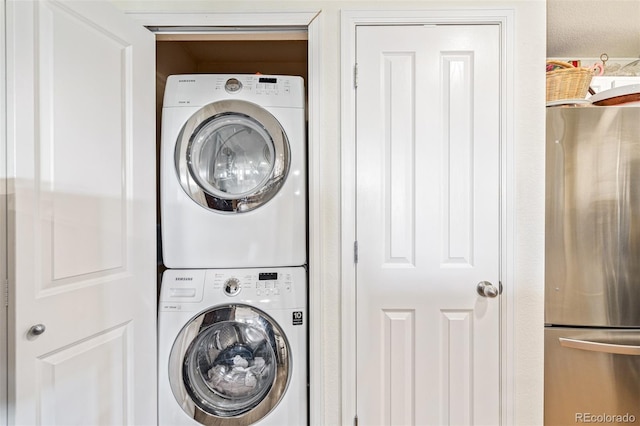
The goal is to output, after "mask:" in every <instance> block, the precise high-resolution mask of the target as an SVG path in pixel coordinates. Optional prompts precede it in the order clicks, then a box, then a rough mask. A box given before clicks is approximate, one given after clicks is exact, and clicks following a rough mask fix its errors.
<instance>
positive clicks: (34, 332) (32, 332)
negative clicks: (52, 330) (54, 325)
mask: <svg viewBox="0 0 640 426" xmlns="http://www.w3.org/2000/svg"><path fill="white" fill-rule="evenodd" d="M46 329H47V327H45V326H44V324H36V325H34V326H32V327H31V328H30V329H29V332H28V333H27V334H28V336H29V337H38V336H39V335H41V334H42V333H44V331H45V330H46Z"/></svg>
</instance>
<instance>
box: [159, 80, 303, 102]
mask: <svg viewBox="0 0 640 426" xmlns="http://www.w3.org/2000/svg"><path fill="white" fill-rule="evenodd" d="M227 99H239V100H244V101H248V102H254V103H256V104H258V105H261V106H263V107H286V108H301V109H304V107H305V88H304V80H303V79H302V77H298V76H289V75H260V74H189V75H170V76H169V77H167V85H166V88H165V93H164V100H163V105H162V106H163V108H170V107H202V106H205V105H208V104H210V103H213V102H217V101H223V100H227Z"/></svg>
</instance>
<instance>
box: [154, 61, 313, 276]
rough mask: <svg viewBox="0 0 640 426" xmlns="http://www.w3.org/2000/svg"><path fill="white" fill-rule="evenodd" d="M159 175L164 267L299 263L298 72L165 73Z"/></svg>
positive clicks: (302, 173) (301, 109)
mask: <svg viewBox="0 0 640 426" xmlns="http://www.w3.org/2000/svg"><path fill="white" fill-rule="evenodd" d="M160 173H161V181H160V200H161V202H160V204H161V211H160V215H161V229H162V253H163V262H164V264H165V266H167V267H168V268H244V267H261V266H269V267H273V266H300V265H304V264H305V263H306V247H307V230H306V228H307V226H306V224H307V219H306V218H307V212H306V205H307V203H306V125H305V96H304V82H303V80H302V78H301V77H291V76H266V75H226V74H225V75H220V74H216V75H206V74H196V75H173V76H169V77H168V79H167V84H166V89H165V95H164V104H163V108H162V139H161V163H160Z"/></svg>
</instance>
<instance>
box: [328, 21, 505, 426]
mask: <svg viewBox="0 0 640 426" xmlns="http://www.w3.org/2000/svg"><path fill="white" fill-rule="evenodd" d="M514 15H515V12H514V10H513V9H485V10H479V9H478V10H475V9H473V10H464V9H459V10H458V9H456V10H449V9H447V10H376V11H366V10H343V11H342V16H341V38H342V39H341V58H340V59H341V64H342V65H341V117H340V118H341V129H340V132H341V141H342V149H341V179H342V188H341V189H342V190H341V193H342V196H341V252H342V256H341V264H342V267H341V282H342V307H341V309H342V312H341V314H342V330H341V332H342V372H343V374H342V401H343V405H342V424H345V425H346V424H353V419H354V416H355V415H356V414H357V412H356V400H357V399H356V343H355V342H356V287H355V284H356V268H355V264H354V241H355V238H356V214H355V212H356V135H355V119H356V104H355V91H354V80H355V78H354V74H355V68H354V67H355V60H356V49H355V46H356V43H355V42H356V27H357V26H358V25H394V24H395V25H397V24H406V25H424V24H444V23H446V24H479V23H497V24H499V25H500V27H501V35H500V36H501V43H502V49H501V50H502V54H503V56H502V63H501V67H500V69H499V70H496V72H500V73H501V75H502V78H501V92H502V93H501V94H500V103H501V107H500V119H501V124H500V133H501V141H500V155H501V160H500V161H501V173H500V181H501V194H500V195H501V206H500V214H501V233H502V235H501V236H500V241H501V246H502V247H501V252H502V253H501V266H500V273H501V277H502V285H503V286H504V292H503V294H502V296H501V298H500V309H501V318H500V323H501V324H500V327H501V353H500V356H501V358H502V367H501V375H502V377H501V395H500V397H501V399H502V401H501V405H502V408H501V410H502V413H501V422H502V424H513V422H514V418H515V416H514V412H513V407H514V395H515V381H514V377H513V376H514V374H513V372H514V350H513V348H514V339H515V336H514V329H515V327H514V324H515V323H514V318H515V317H514V312H513V306H514V294H515V291H516V289H515V283H516V280H515V271H514V260H515V253H514V238H515V227H514V224H515V209H514V181H515V171H514V152H513V151H514V148H513V147H514V145H515V144H514V126H515V121H514V120H515V118H514V114H513V112H512V111H513V105H514V90H513V81H514V78H513V74H514V60H515V55H514V43H513V40H514V37H515V30H514V21H515V17H514ZM488 397H497V395H496V396H488Z"/></svg>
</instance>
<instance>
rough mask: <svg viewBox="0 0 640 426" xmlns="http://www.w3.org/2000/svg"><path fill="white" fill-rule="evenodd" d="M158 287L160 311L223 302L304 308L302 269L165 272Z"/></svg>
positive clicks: (198, 308)
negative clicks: (159, 288) (159, 289)
mask: <svg viewBox="0 0 640 426" xmlns="http://www.w3.org/2000/svg"><path fill="white" fill-rule="evenodd" d="M161 285H162V287H161V291H160V303H159V306H158V309H159V311H160V312H185V313H187V312H197V311H201V310H203V309H206V308H208V307H211V306H215V305H220V304H224V303H234V304H236V303H237V304H248V305H253V306H261V307H263V308H264V309H296V310H299V309H302V308H304V306H305V305H306V292H307V290H306V287H307V283H306V270H305V268H304V267H294V268H286V267H280V268H278V267H274V268H264V269H263V268H247V269H208V270H205V269H183V270H180V269H168V270H166V271H164V274H163V276H162V284H161Z"/></svg>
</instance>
